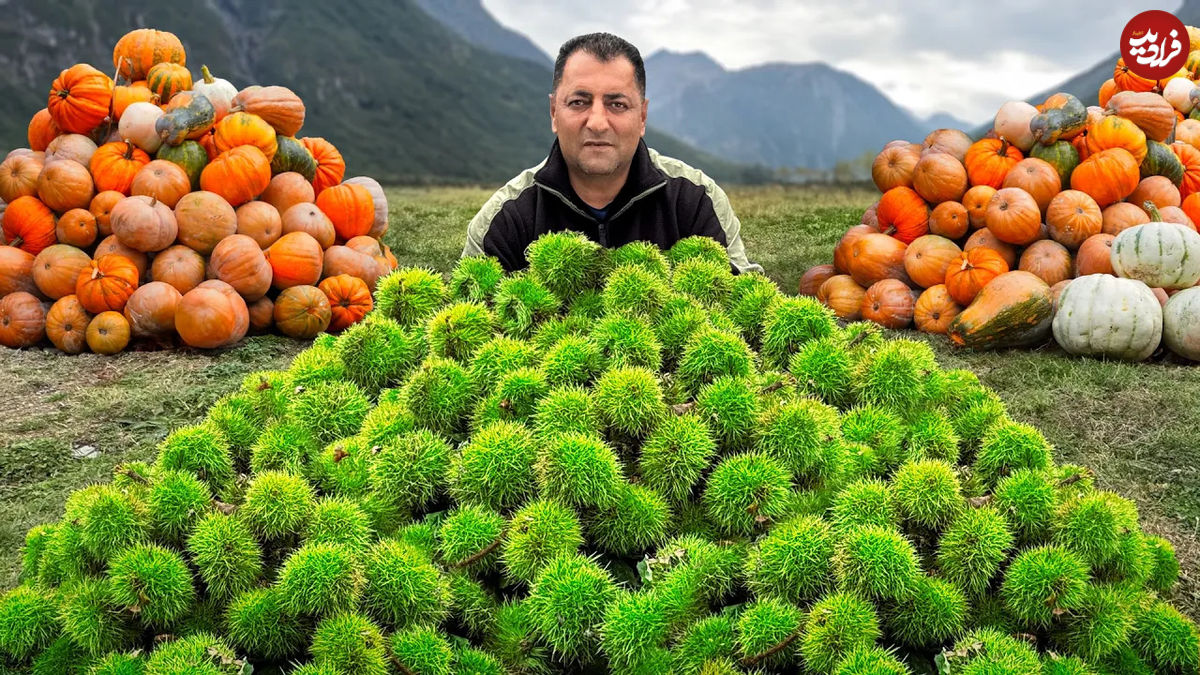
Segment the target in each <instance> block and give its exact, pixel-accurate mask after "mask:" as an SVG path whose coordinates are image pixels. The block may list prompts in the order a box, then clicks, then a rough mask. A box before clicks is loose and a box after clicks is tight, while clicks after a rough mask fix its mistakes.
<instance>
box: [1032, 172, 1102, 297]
mask: <svg viewBox="0 0 1200 675" xmlns="http://www.w3.org/2000/svg"><path fill="white" fill-rule="evenodd" d="M1103 223H1104V219H1103V214H1102V212H1101V211H1100V206H1099V205H1098V204H1096V200H1094V199H1092V198H1091V196H1089V195H1088V194H1087V193H1086V192H1081V191H1079V190H1063V191H1062V192H1060V193H1058V194H1057V195H1055V196H1054V199H1052V200H1050V207H1049V208H1048V209H1046V230H1047V232H1048V233H1049V235H1050V238H1051V239H1053V240H1054V241H1056V242H1058V243H1060V244H1062V245H1063V246H1066V247H1067V248H1068V249H1071V250H1072V251H1073V250H1075V249H1077V248H1079V246H1080V244H1082V243H1083V242H1084V240H1085V239H1087V238H1088V237H1090V236H1092V235H1093V234H1096V233H1098V232H1099V231H1100V228H1101V227H1102V226H1103ZM1047 283H1049V284H1050V285H1051V286H1053V285H1054V284H1053V283H1051V282H1047Z"/></svg>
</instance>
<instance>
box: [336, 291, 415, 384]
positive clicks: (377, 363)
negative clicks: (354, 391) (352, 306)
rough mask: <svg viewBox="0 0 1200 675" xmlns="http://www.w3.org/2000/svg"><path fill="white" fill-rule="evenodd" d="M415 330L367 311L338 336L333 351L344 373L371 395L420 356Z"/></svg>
mask: <svg viewBox="0 0 1200 675" xmlns="http://www.w3.org/2000/svg"><path fill="white" fill-rule="evenodd" d="M419 330H420V328H419V327H417V326H414V327H412V328H411V329H409V330H405V328H404V327H403V326H401V325H400V324H399V323H398V322H396V321H394V320H392V319H389V318H387V317H386V316H384V315H383V314H379V313H377V312H372V313H371V314H369V315H367V317H366V319H364V320H363V321H360V322H358V323H356V324H354V325H353V326H350V327H349V328H347V329H346V332H344V333H342V336H341V337H340V338H338V341H337V347H336V350H337V355H338V358H339V359H340V360H341V362H342V365H343V367H344V368H345V371H346V377H347V378H348V379H349V380H350V381H352V382H354V383H355V384H357V385H358V386H359V387H362V390H363V391H364V392H367V393H368V394H371V395H375V394H376V393H378V392H379V391H380V390H381V389H384V388H385V387H390V386H395V385H396V384H398V383H399V382H400V381H401V380H403V379H404V376H405V375H406V374H407V373H408V372H409V371H410V370H412V368H413V366H415V365H416V364H417V363H418V362H419V361H420V360H421V359H422V358H423V356H424V352H425V349H424V346H423V342H422V340H423V338H422V337H421V336H420V335H418V334H417V331H419Z"/></svg>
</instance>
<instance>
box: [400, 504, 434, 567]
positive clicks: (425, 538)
mask: <svg viewBox="0 0 1200 675" xmlns="http://www.w3.org/2000/svg"><path fill="white" fill-rule="evenodd" d="M440 524H441V520H440V516H434V515H430V516H426V517H425V519H424V520H421V521H416V522H411V523H409V524H407V525H405V526H403V527H401V528H399V529H398V530H396V533H395V534H394V535H392V539H395V540H396V541H398V542H400V543H402V544H408V545H409V546H412V547H413V548H415V549H417V550H419V551H420V552H421V553H422V554H423V555H424V556H425V557H426V558H429V559H430V560H432V559H433V557H434V556H435V555H437V531H438V526H439V525H440Z"/></svg>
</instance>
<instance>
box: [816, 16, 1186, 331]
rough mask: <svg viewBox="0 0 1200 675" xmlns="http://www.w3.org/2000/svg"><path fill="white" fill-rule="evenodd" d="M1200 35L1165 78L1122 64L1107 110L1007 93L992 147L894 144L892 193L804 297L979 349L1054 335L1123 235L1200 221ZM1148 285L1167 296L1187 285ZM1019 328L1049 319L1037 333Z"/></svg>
mask: <svg viewBox="0 0 1200 675" xmlns="http://www.w3.org/2000/svg"><path fill="white" fill-rule="evenodd" d="M1193 31H1194V29H1189V32H1193ZM1197 38H1200V31H1195V32H1193V41H1194V42H1195V43H1196V44H1193V49H1194V50H1196V51H1193V52H1192V58H1189V60H1188V62H1187V66H1186V67H1185V68H1184V69H1182V70H1181V71H1180V72H1179V73H1177V74H1176V75H1173V76H1172V77H1171V78H1168V79H1166V80H1158V81H1154V80H1148V79H1145V78H1142V77H1140V76H1138V75H1136V74H1135V73H1133V72H1131V71H1130V70H1129V69H1128V68H1126V67H1125V64H1124V62H1123V61H1120V60H1119V61H1118V62H1117V64H1116V66H1115V68H1114V72H1113V77H1112V78H1111V79H1109V80H1108V81H1107V82H1105V83H1104V85H1103V86H1102V87H1101V89H1100V92H1099V103H1100V105H1099V106H1087V107H1085V106H1084V105H1083V104H1082V103H1081V102H1080V101H1079V100H1078V99H1077V98H1076V97H1074V96H1072V95H1070V94H1065V93H1057V94H1054V95H1052V96H1050V97H1049V98H1047V99H1046V100H1045V101H1044V102H1043V103H1042V104H1041V105H1038V106H1034V105H1031V104H1029V103H1026V102H1024V101H1010V102H1008V103H1005V104H1004V105H1003V106H1002V107H1001V108H1000V109H999V111H998V112H997V114H996V117H995V121H994V125H993V128H992V129H991V130H990V131H989V133H988V134H987V135H986V136H985V137H984V138H982V139H980V140H973V139H972V138H971V137H970V136H968V135H967V134H966V133H964V132H963V131H959V130H955V129H939V130H936V131H934V132H932V133H930V134H929V135H928V136H927V137H926V138H925V139H924V142H923V143H919V144H918V143H910V142H908V141H892V142H890V143H888V144H887V145H886V146H884V148H883V150H882V151H881V152H880V153H879V155H878V156H877V157H876V158H875V161H874V164H873V166H872V177H873V179H874V182H875V185H876V186H877V187H878V188H879V190H880V192H881V193H882V196H881V198H880V199H879V201H878V202H876V203H875V204H874V205H872V206H871V207H870V208H869V209H867V211H866V212H865V213H864V214H863V216H862V220H861V222H860V223H859V224H857V225H855V226H853V227H851V228H850V229H849V230H848V231H847V232H846V233H845V235H844V236H843V237H842V238H841V241H840V242H839V243H838V244H837V246H836V248H835V250H834V259H833V264H831V265H818V266H816V267H813V268H811V269H809V270H808V271H807V272H806V273H805V274H804V276H803V277H802V279H801V281H800V293H802V294H805V295H809V296H814V297H816V298H818V299H820V300H821V301H822V302H823V303H825V304H826V305H827V306H828V307H830V308H831V309H833V311H834V312H835V313H836V314H837V315H838V316H839V317H841V318H842V319H845V320H857V319H860V318H861V319H866V320H870V321H874V322H876V323H879V324H881V325H883V326H886V327H890V328H897V329H898V328H906V327H909V326H915V328H916V329H917V330H920V331H925V332H929V333H941V334H949V336H950V338H951V339H952V340H953V341H954V342H955V343H957V344H965V345H967V346H971V347H980V348H988V347H1005V346H1018V345H1020V344H1033V343H1036V342H1037V341H1038V338H1041V339H1042V340H1044V339H1046V338H1047V336H1048V334H1049V320H1048V319H1046V318H1045V316H1044V315H1043V314H1044V312H1050V313H1051V314H1052V313H1053V311H1056V307H1057V304H1056V303H1057V300H1058V298H1059V296H1060V294H1061V293H1062V291H1063V289H1065V288H1066V287H1067V285H1068V284H1069V283H1070V282H1071V280H1072V279H1075V278H1078V277H1083V276H1086V275H1092V274H1107V275H1115V273H1114V269H1113V263H1112V247H1113V242H1114V239H1115V238H1116V237H1117V236H1118V235H1119V234H1120V233H1121V232H1122V231H1124V230H1127V229H1129V228H1133V227H1136V226H1139V225H1142V224H1146V223H1148V222H1150V221H1151V218H1152V215H1153V216H1154V217H1155V218H1161V220H1163V221H1165V222H1167V223H1177V224H1181V225H1182V226H1184V227H1185V228H1189V229H1191V230H1195V229H1196V223H1200V105H1198V104H1200V88H1197V85H1196V81H1197V80H1200V40H1198V39H1197ZM1154 212H1157V213H1154ZM1196 253H1200V250H1198V251H1192V252H1191V254H1196ZM999 280H1003V281H1002V282H999V286H997V287H995V288H992V285H993V284H995V283H997V282H998V281H999ZM1151 285H1152V284H1151ZM989 289H990V290H989ZM1151 290H1152V291H1153V293H1154V295H1155V297H1157V298H1158V300H1159V302H1160V303H1161V304H1163V305H1165V304H1166V302H1167V300H1168V296H1170V295H1173V294H1174V293H1176V292H1178V291H1179V290H1180V289H1178V288H1174V289H1164V288H1154V289H1151ZM1198 292H1200V291H1198ZM1034 305H1038V306H1039V307H1041V306H1043V305H1044V306H1045V307H1046V308H1048V309H1038V310H1037V311H1034V309H1033V306H1034ZM1035 319H1036V320H1035ZM1023 323H1030V324H1032V323H1036V324H1038V325H1039V329H1038V331H1037V335H1033V334H1031V332H1030V330H1031V329H1032V327H1031V328H1030V329H1028V330H1023V329H1022V328H1021V325H1022V324H1023Z"/></svg>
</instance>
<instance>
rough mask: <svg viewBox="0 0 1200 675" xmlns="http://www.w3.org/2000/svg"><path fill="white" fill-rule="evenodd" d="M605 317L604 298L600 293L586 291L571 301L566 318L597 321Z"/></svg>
mask: <svg viewBox="0 0 1200 675" xmlns="http://www.w3.org/2000/svg"><path fill="white" fill-rule="evenodd" d="M603 316H604V296H603V295H602V294H601V293H600V291H596V290H586V291H584V292H582V293H580V294H579V295H577V296H575V298H574V299H573V300H571V302H570V304H569V306H568V307H567V316H566V317H564V318H566V319H568V320H570V319H581V320H585V321H595V320H597V319H599V318H601V317H603Z"/></svg>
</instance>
